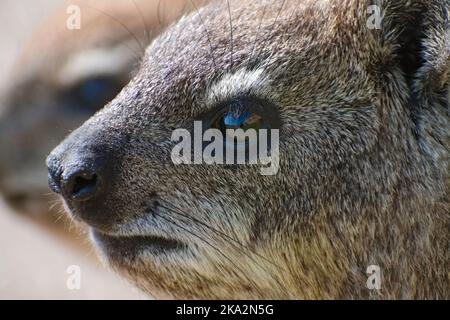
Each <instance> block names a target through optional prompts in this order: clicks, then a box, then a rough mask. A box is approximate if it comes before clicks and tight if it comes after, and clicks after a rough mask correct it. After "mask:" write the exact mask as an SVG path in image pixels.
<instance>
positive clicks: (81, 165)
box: [47, 154, 103, 202]
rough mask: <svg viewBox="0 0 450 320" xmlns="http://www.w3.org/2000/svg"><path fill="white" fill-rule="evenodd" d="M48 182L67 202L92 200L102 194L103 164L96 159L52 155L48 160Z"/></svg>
mask: <svg viewBox="0 0 450 320" xmlns="http://www.w3.org/2000/svg"><path fill="white" fill-rule="evenodd" d="M47 167H48V180H49V186H50V188H51V189H52V191H54V192H56V193H59V194H61V195H62V196H63V197H64V198H65V199H66V200H68V201H73V202H80V201H86V200H90V199H92V198H93V197H95V196H97V195H98V194H99V192H100V186H101V181H102V172H103V168H102V163H101V161H99V160H96V159H92V158H91V159H89V158H88V159H81V158H78V159H75V161H74V160H73V159H71V160H70V161H68V160H67V158H66V157H58V156H57V155H54V154H51V155H50V156H49V157H48V158H47Z"/></svg>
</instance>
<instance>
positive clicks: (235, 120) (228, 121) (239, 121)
mask: <svg viewBox="0 0 450 320" xmlns="http://www.w3.org/2000/svg"><path fill="white" fill-rule="evenodd" d="M251 116H252V113H251V112H248V111H247V112H244V113H242V114H235V113H233V112H230V113H228V114H227V115H226V116H225V117H224V119H223V121H224V124H225V125H226V126H230V127H240V126H242V125H244V124H245V123H246V122H247V120H248V119H250V117H251Z"/></svg>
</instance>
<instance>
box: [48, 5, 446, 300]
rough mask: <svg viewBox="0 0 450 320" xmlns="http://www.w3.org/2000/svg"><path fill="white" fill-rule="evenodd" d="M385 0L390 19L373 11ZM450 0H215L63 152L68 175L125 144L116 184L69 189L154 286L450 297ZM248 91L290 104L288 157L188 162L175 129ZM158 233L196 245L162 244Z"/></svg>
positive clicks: (155, 47) (285, 114) (77, 213)
mask: <svg viewBox="0 0 450 320" xmlns="http://www.w3.org/2000/svg"><path fill="white" fill-rule="evenodd" d="M371 5H378V6H379V8H380V9H381V12H382V14H383V16H382V21H381V24H380V27H381V29H376V28H375V29H373V28H369V27H368V25H367V21H368V19H369V18H370V15H371V14H370V13H369V12H368V7H369V6H371ZM448 9H449V3H448V2H447V1H444V0H427V1H425V0H410V1H406V0H401V1H360V0H344V1H342V0H331V1H312V0H311V1H309V0H305V1H304V0H302V1H293V0H292V1H290V0H286V1H253V0H252V1H250V0H246V1H230V2H227V1H216V2H213V3H211V4H210V5H208V6H206V7H204V8H201V9H199V10H198V11H195V12H193V13H192V14H190V15H189V16H186V17H184V18H182V19H181V20H180V21H179V22H178V23H177V24H176V25H174V26H173V27H171V28H170V29H169V30H168V31H167V32H166V33H165V34H163V35H162V36H161V37H159V38H158V39H157V40H156V41H155V42H154V43H153V44H152V45H151V46H150V47H149V48H148V49H147V53H146V57H145V59H144V61H143V63H142V66H141V68H140V71H139V72H138V74H137V76H136V77H135V78H134V79H133V80H132V81H131V82H130V84H129V85H128V86H127V87H126V88H125V89H124V90H123V91H122V92H121V93H120V94H119V95H118V96H117V98H116V99H115V100H114V101H112V102H111V103H110V104H109V105H107V106H106V107H105V108H104V109H103V110H101V111H100V112H99V113H97V114H96V115H95V116H94V117H92V118H91V119H90V120H88V121H87V122H86V123H85V124H84V125H83V126H82V127H81V128H79V129H78V130H76V131H75V132H73V133H72V134H71V135H70V136H69V137H68V138H67V139H66V140H65V141H64V142H63V143H62V144H60V145H59V146H58V147H57V148H56V149H55V150H54V151H53V153H52V154H51V155H50V156H49V158H48V165H49V166H50V167H57V168H59V171H61V172H62V176H63V178H64V174H65V172H66V171H67V170H69V169H70V168H72V167H74V166H78V165H79V163H80V161H81V162H83V161H87V160H86V159H92V158H95V157H98V155H99V154H101V155H102V159H107V160H106V164H105V166H106V167H107V168H108V171H107V172H108V175H105V177H107V182H106V183H104V185H105V186H104V188H103V189H102V193H101V194H100V195H97V196H96V197H95V198H94V199H91V200H89V201H85V202H74V201H71V200H69V199H66V204H67V206H68V208H69V210H70V211H71V213H72V215H73V216H74V217H75V218H77V219H80V220H83V221H84V222H87V223H88V224H89V225H91V226H92V227H93V234H94V237H93V238H94V240H95V241H96V243H97V246H98V247H99V251H100V252H101V254H102V255H103V256H104V258H105V260H106V261H107V262H108V263H109V264H110V265H111V266H112V267H113V268H114V269H117V270H118V271H119V272H121V273H122V274H124V275H125V276H127V277H129V278H130V279H132V280H133V281H134V282H135V283H136V284H137V285H138V286H139V287H141V288H143V289H144V290H146V291H148V292H153V293H155V292H157V291H161V292H164V293H165V294H168V295H169V296H171V297H175V298H450V279H449V255H450V254H449V215H450V213H449V180H448V176H449V132H450V130H449V128H450V127H449V124H450V123H449V51H448V50H449V43H448V36H449V26H448ZM240 81H241V82H242V83H245V85H243V86H240V83H241V82H240ZM237 96H248V97H257V98H259V99H262V100H267V101H270V102H271V103H272V104H273V105H275V106H276V108H277V111H278V112H279V115H280V118H281V121H282V125H281V130H280V171H279V172H278V174H276V175H273V176H262V175H260V173H259V170H258V167H257V166H235V167H229V166H220V165H174V164H173V163H172V162H171V160H170V152H171V148H172V146H173V143H171V141H170V137H171V133H172V131H173V129H175V128H187V127H189V126H191V125H192V122H193V121H194V120H195V119H197V118H198V117H199V116H200V115H201V114H203V113H204V112H206V111H210V110H214V108H215V107H216V106H217V104H218V103H222V102H224V101H226V100H227V99H233V98H236V97H237ZM150 234H151V235H157V236H159V237H162V238H166V239H167V238H169V239H171V240H174V241H175V240H176V243H178V244H182V245H179V247H178V249H177V250H167V251H166V252H156V253H155V252H154V251H151V250H145V241H146V239H148V238H146V236H147V235H150ZM125 237H128V238H127V240H126V241H124V240H123V239H124V238H125ZM138 248H139V250H138ZM142 248H144V249H142ZM369 265H378V266H379V267H380V270H381V273H382V279H381V280H382V281H381V289H380V290H369V289H368V288H367V286H366V281H367V278H368V275H367V274H366V270H367V267H368V266H369Z"/></svg>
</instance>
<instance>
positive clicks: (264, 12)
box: [249, 0, 267, 62]
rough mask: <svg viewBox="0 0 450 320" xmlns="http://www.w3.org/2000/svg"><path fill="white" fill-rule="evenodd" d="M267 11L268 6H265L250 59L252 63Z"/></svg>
mask: <svg viewBox="0 0 450 320" xmlns="http://www.w3.org/2000/svg"><path fill="white" fill-rule="evenodd" d="M261 2H262V0H261ZM266 9H267V5H264V7H263V12H262V15H261V19H260V20H259V24H258V29H257V30H256V32H255V41H254V42H253V49H252V53H251V55H250V59H249V61H250V62H251V61H252V58H253V54H254V53H255V48H256V43H257V42H258V36H259V32H260V31H261V25H262V22H263V19H264V16H265V14H266Z"/></svg>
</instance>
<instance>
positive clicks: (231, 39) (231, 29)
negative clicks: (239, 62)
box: [227, 0, 234, 71]
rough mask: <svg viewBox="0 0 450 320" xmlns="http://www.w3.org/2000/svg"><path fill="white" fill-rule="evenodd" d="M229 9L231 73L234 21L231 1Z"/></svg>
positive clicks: (228, 5) (228, 2) (228, 4)
mask: <svg viewBox="0 0 450 320" xmlns="http://www.w3.org/2000/svg"><path fill="white" fill-rule="evenodd" d="M227 8H228V16H229V19H230V52H231V56H230V71H231V70H233V64H234V61H233V51H234V48H233V19H232V17H231V9H230V1H229V0H227Z"/></svg>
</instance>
